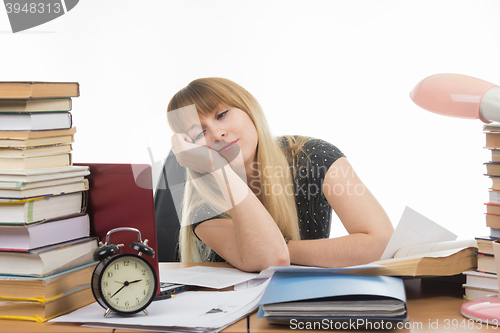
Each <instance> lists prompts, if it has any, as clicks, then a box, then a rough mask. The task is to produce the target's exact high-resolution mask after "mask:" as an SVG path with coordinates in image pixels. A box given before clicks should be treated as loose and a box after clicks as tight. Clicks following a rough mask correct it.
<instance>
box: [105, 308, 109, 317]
mask: <svg viewBox="0 0 500 333" xmlns="http://www.w3.org/2000/svg"><path fill="white" fill-rule="evenodd" d="M110 313H111V309H110V308H108V309H107V310H106V312H105V313H104V318H108V316H109V314H110Z"/></svg>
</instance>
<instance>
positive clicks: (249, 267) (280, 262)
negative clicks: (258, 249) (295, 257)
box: [238, 254, 290, 272]
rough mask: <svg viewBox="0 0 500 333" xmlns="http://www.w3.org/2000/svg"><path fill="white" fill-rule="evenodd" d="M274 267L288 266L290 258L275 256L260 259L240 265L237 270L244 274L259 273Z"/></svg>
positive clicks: (287, 256)
mask: <svg viewBox="0 0 500 333" xmlns="http://www.w3.org/2000/svg"><path fill="white" fill-rule="evenodd" d="M274 266H285V267H286V266H290V256H289V255H288V254H286V255H276V256H272V257H268V258H261V259H260V260H252V262H250V261H248V262H246V263H242V264H241V265H240V266H239V267H238V268H239V269H241V270H242V271H245V272H261V271H263V270H266V269H268V268H269V267H274Z"/></svg>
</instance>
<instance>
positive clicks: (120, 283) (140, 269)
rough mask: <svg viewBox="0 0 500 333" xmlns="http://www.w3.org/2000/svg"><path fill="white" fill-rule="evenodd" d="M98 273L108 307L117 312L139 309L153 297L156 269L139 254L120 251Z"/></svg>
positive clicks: (145, 305)
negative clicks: (120, 252) (121, 252)
mask: <svg viewBox="0 0 500 333" xmlns="http://www.w3.org/2000/svg"><path fill="white" fill-rule="evenodd" d="M99 275H100V279H99V280H98V284H99V285H98V289H99V292H100V294H101V295H100V296H101V297H102V300H103V301H104V303H105V304H106V305H107V306H108V307H109V308H111V309H112V310H114V311H116V312H118V313H120V312H121V313H135V312H138V311H142V310H143V309H145V308H146V307H147V306H148V305H149V304H150V303H151V301H152V300H153V298H154V297H155V294H156V285H157V278H156V273H155V271H154V270H153V268H152V267H151V265H150V264H149V263H148V262H147V261H146V260H145V259H143V258H141V257H139V256H136V255H129V254H121V255H118V256H116V257H112V258H111V259H110V260H109V261H108V262H107V263H105V265H104V268H103V269H102V271H101V273H100V274H99ZM101 305H102V304H101Z"/></svg>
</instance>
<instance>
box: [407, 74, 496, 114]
mask: <svg viewBox="0 0 500 333" xmlns="http://www.w3.org/2000/svg"><path fill="white" fill-rule="evenodd" d="M410 98H411V99H412V101H413V102H414V103H415V104H417V105H418V106H420V107H421V108H423V109H426V110H428V111H431V112H434V113H438V114H441V115H445V116H451V117H461V118H472V119H481V120H482V121H483V122H491V121H500V87H498V86H497V85H495V84H493V83H490V82H486V81H483V80H480V79H477V78H475V77H471V76H466V75H461V74H436V75H432V76H429V77H427V78H425V79H423V80H422V81H420V82H419V83H418V84H417V85H416V86H415V88H413V90H412V91H411V92H410Z"/></svg>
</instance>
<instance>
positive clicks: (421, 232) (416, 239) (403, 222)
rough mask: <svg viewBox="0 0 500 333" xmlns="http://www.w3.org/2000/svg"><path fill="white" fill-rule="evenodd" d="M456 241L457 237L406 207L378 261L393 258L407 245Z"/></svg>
mask: <svg viewBox="0 0 500 333" xmlns="http://www.w3.org/2000/svg"><path fill="white" fill-rule="evenodd" d="M455 239H457V235H455V234H454V233H452V232H450V231H448V230H447V229H445V228H443V227H442V226H440V225H439V224H437V223H435V222H433V221H431V220H430V219H428V218H427V217H425V216H423V215H421V214H419V213H417V212H416V211H414V210H413V209H411V208H410V207H406V208H405V210H404V212H403V215H402V216H401V219H400V220H399V223H398V225H397V227H396V230H394V233H393V235H392V237H391V239H390V240H389V243H388V244H387V247H386V248H385V251H384V253H383V254H382V257H380V259H389V258H392V257H394V255H395V254H396V252H397V251H398V250H399V249H400V248H402V247H404V246H407V245H414V244H424V243H432V242H444V241H452V240H455Z"/></svg>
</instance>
